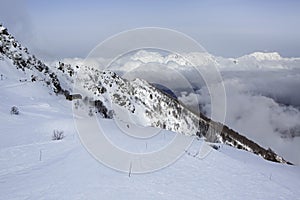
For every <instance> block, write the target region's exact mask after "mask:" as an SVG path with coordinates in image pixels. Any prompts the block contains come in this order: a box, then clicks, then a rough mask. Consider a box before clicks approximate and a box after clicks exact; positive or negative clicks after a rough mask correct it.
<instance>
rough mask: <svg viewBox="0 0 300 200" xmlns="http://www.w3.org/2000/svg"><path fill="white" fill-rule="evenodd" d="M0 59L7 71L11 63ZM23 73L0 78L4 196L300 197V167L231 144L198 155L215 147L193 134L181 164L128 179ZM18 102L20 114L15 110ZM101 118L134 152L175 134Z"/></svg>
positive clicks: (66, 105)
mask: <svg viewBox="0 0 300 200" xmlns="http://www.w3.org/2000/svg"><path fill="white" fill-rule="evenodd" d="M0 64H1V65H0V66H1V72H3V71H2V70H5V71H9V69H10V68H11V66H9V64H7V63H4V62H0ZM18 73H19V72H18V71H15V72H14V73H10V74H8V73H7V74H6V75H7V76H6V77H7V78H6V79H5V80H2V81H0V84H1V85H0V87H1V96H0V108H1V109H0V119H1V120H0V124H1V126H0V128H1V131H0V137H1V140H0V199H7V200H10V199H47V200H48V199H49V200H50V199H99V198H101V199H120V198H126V199H153V198H154V199H241V198H242V199H253V198H255V199H278V198H280V199H297V198H298V197H299V195H300V192H299V188H298V187H299V184H300V169H299V167H295V166H290V165H282V164H276V163H273V162H268V161H265V160H263V159H260V158H259V157H258V156H255V155H253V154H251V153H248V152H246V151H241V150H237V149H233V148H231V147H228V146H226V145H221V147H220V149H219V150H218V151H217V150H213V151H210V150H208V152H210V153H208V155H206V156H203V157H200V156H196V155H197V152H198V151H199V149H200V148H202V149H203V148H204V149H206V148H210V147H207V146H206V144H205V143H203V140H194V143H193V144H192V146H191V148H190V149H188V151H187V152H186V153H185V154H184V155H183V156H182V157H181V158H180V159H179V160H178V161H177V162H175V163H174V164H172V165H171V166H169V167H167V168H164V169H161V170H159V171H156V172H154V173H149V174H141V175H135V174H131V176H130V177H129V176H128V173H120V172H117V171H115V170H113V169H110V168H108V167H106V166H104V165H102V164H101V163H99V162H97V161H96V160H95V159H94V158H93V157H92V156H91V155H90V154H89V153H88V152H87V151H86V150H85V149H84V147H83V146H82V145H81V143H80V141H79V139H78V137H77V134H76V131H75V126H74V123H73V117H72V114H71V113H72V111H71V104H70V102H68V101H65V98H64V97H63V96H55V95H48V94H47V92H45V90H44V89H45V88H44V87H43V86H40V85H38V84H35V83H31V82H28V83H25V84H20V83H19V81H18V80H17V79H18V77H19V74H18ZM41 94H43V95H41ZM13 105H16V106H17V107H18V108H19V110H20V115H11V114H10V113H9V112H10V107H11V106H13ZM100 120H101V121H100V123H101V124H102V125H103V126H107V127H108V128H109V129H110V130H111V132H110V138H111V139H112V140H113V141H114V142H115V143H117V144H127V145H126V146H123V148H126V149H127V150H130V151H138V152H147V151H149V150H150V151H152V150H153V149H157V148H161V146H159V145H157V144H167V143H168V141H171V140H172V138H173V137H174V133H173V132H170V131H163V132H161V133H160V134H159V135H157V137H155V138H153V139H152V141H151V142H148V145H147V146H146V145H145V141H144V140H138V141H133V140H132V138H130V137H127V139H126V137H124V134H123V133H122V132H120V130H119V128H118V127H116V125H115V123H114V122H113V121H112V120H110V119H100ZM54 129H58V130H62V131H64V134H65V138H64V139H63V140H60V141H53V140H52V132H53V130H54ZM124 138H125V139H124ZM137 142H139V145H136V143H137Z"/></svg>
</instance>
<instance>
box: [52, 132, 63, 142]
mask: <svg viewBox="0 0 300 200" xmlns="http://www.w3.org/2000/svg"><path fill="white" fill-rule="evenodd" d="M64 137H65V136H64V132H63V131H59V130H54V131H53V135H52V140H62V139H63V138H64Z"/></svg>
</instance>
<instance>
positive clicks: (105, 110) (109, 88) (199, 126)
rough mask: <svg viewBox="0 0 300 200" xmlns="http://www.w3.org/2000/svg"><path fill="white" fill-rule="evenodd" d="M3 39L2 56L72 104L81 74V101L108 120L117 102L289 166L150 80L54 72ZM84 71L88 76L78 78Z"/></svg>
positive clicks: (63, 68) (148, 118)
mask: <svg viewBox="0 0 300 200" xmlns="http://www.w3.org/2000/svg"><path fill="white" fill-rule="evenodd" d="M0 36H1V48H0V52H1V54H3V55H4V56H6V57H7V58H8V59H10V60H11V61H12V62H13V64H14V65H15V66H16V67H17V68H19V69H21V70H23V71H25V72H26V73H28V74H31V75H30V77H32V79H31V81H36V80H40V81H42V83H43V84H46V85H47V86H49V87H50V88H51V89H52V90H53V92H54V93H57V94H63V95H64V96H65V97H66V98H67V99H69V100H72V99H74V98H73V97H74V95H72V94H71V89H70V88H71V85H72V84H73V82H74V78H73V76H74V75H78V78H77V80H76V82H77V84H79V85H80V89H79V91H74V92H80V93H79V94H78V95H77V97H76V98H79V99H80V98H82V99H83V100H82V101H81V100H77V102H78V103H79V104H80V103H81V102H83V103H82V104H84V100H85V99H87V100H88V102H89V104H88V106H91V105H93V106H95V107H96V109H97V112H98V113H100V114H101V115H102V116H103V117H106V118H109V117H112V113H113V112H112V111H113V107H112V105H111V104H116V105H118V106H120V107H122V108H125V109H126V110H127V111H128V112H129V114H130V115H133V118H135V119H138V118H139V119H140V120H139V122H138V123H139V124H140V125H143V126H153V127H158V128H162V129H166V130H171V131H174V132H179V133H182V134H185V135H190V136H199V137H203V138H205V139H206V140H207V141H209V142H220V143H225V144H228V145H230V146H233V147H236V148H239V149H244V150H246V151H250V152H252V153H255V154H257V155H259V156H262V157H263V158H265V159H267V160H271V161H275V162H281V163H286V161H285V160H284V159H283V158H282V157H280V156H278V155H276V154H275V153H274V152H273V151H272V150H270V149H268V150H266V149H264V148H262V147H260V146H259V145H257V144H256V143H254V142H252V141H250V140H248V139H247V138H246V137H244V136H241V135H240V134H238V133H237V132H235V131H233V130H231V129H229V128H228V127H226V126H224V125H222V124H220V123H217V122H214V121H212V120H210V119H208V118H207V117H205V116H204V115H201V114H200V115H198V114H195V113H193V112H191V111H190V110H189V109H187V108H186V107H185V106H184V105H182V104H181V103H180V102H178V101H177V100H175V99H173V98H171V97H169V96H167V95H165V94H164V93H162V92H161V91H159V90H157V89H156V88H155V87H153V86H152V85H150V84H149V83H147V82H146V81H144V80H140V79H136V80H134V81H131V82H130V81H127V80H125V79H123V78H121V77H119V76H118V75H117V74H116V73H114V72H111V71H99V70H97V69H94V68H92V67H82V68H81V69H79V67H77V66H76V67H74V68H72V67H71V66H70V65H66V64H64V63H59V65H58V67H57V68H55V69H51V68H50V67H48V66H47V65H45V64H44V63H42V62H41V61H40V60H38V59H36V58H35V57H34V56H32V55H30V54H29V53H28V51H27V49H26V48H24V47H22V46H21V45H20V44H19V43H18V42H17V41H16V40H15V39H14V38H13V36H11V35H10V34H9V33H8V32H7V29H5V28H4V27H1V29H0ZM197 55H198V54H191V55H190V56H191V58H192V59H198V60H199V59H200V58H199V57H197ZM204 57H205V55H204ZM209 58H210V57H209ZM209 58H208V59H204V62H205V63H207V62H210V61H211V60H212V59H209ZM176 59H177V58H176V57H174V58H173V61H176V62H177V60H176ZM139 60H141V59H139ZM147 61H149V60H147ZM169 61H170V58H168V59H167V62H169ZM178 62H179V61H178ZM79 70H81V72H83V73H79V74H77V71H79Z"/></svg>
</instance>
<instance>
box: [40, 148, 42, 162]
mask: <svg viewBox="0 0 300 200" xmlns="http://www.w3.org/2000/svg"><path fill="white" fill-rule="evenodd" d="M40 161H42V150H41V149H40Z"/></svg>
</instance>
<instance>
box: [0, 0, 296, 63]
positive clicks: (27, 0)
mask: <svg viewBox="0 0 300 200" xmlns="http://www.w3.org/2000/svg"><path fill="white" fill-rule="evenodd" d="M0 21H2V23H3V24H4V25H5V26H7V27H8V28H9V30H10V31H11V32H12V33H13V34H14V35H15V36H16V37H17V38H18V39H19V40H20V41H21V42H23V43H24V44H25V45H26V46H28V47H29V49H31V52H33V53H36V54H38V55H39V56H41V57H42V58H43V59H54V58H57V59H60V58H63V57H75V56H77V57H85V56H86V55H87V54H88V52H89V51H90V50H91V49H92V48H93V47H94V46H96V45H97V44H98V43H99V42H101V41H103V40H104V39H106V38H107V37H109V36H111V35H113V34H116V33H118V32H120V31H124V30H127V29H133V28H137V27H145V26H155V27H164V28H171V29H175V30H177V31H180V32H183V33H185V34H187V35H189V36H191V37H192V38H194V39H195V40H196V41H198V42H199V43H200V44H201V45H202V46H204V48H205V49H206V50H207V51H208V52H210V53H212V54H214V55H219V56H225V57H237V56H241V55H244V54H247V53H251V52H254V51H277V52H279V53H280V54H282V55H283V56H287V57H293V56H299V57H300V26H299V24H300V1H293V0H282V1H279V0H273V1H271V0H261V1H259V0H249V1H246V0H240V1H237V0H231V1H225V0H224V1H216V0H203V1H201V0H199V1H180V0H173V1H163V0H162V1H158V0H152V1H150V0H149V1H145V0H139V1H138V0H133V1H106V2H104V1H94V0H87V1H59V0H52V1H34V0H23V1H22V0H4V1H1V8H0Z"/></svg>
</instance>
